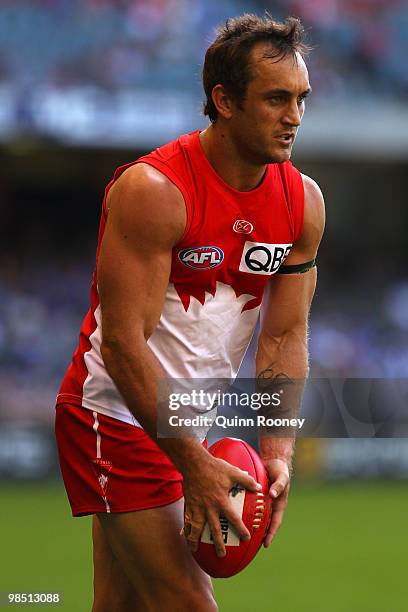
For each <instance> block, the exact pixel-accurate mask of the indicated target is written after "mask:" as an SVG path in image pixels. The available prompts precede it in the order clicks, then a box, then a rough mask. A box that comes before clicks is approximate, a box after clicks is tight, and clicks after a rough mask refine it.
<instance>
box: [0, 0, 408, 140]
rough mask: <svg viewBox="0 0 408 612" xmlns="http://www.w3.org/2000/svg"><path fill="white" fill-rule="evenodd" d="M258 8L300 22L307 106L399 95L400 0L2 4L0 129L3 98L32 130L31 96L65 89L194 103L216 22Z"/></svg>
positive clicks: (404, 42)
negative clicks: (164, 95) (187, 97)
mask: <svg viewBox="0 0 408 612" xmlns="http://www.w3.org/2000/svg"><path fill="white" fill-rule="evenodd" d="M265 10H268V11H269V12H270V13H271V14H272V15H273V16H274V17H276V18H282V17H285V16H287V15H291V14H292V15H296V16H299V17H301V18H302V20H303V21H304V24H305V27H306V29H307V30H308V35H309V36H308V37H309V41H310V43H311V44H312V45H313V46H314V48H315V51H314V52H313V53H312V55H311V58H310V68H311V75H312V84H313V87H314V90H315V91H316V93H318V96H316V97H315V98H316V102H313V101H312V103H314V104H315V103H317V104H327V103H328V102H330V103H331V102H332V101H334V103H339V102H342V101H347V100H348V101H350V100H353V101H354V100H355V99H356V97H357V98H358V97H361V98H364V100H366V101H367V103H368V104H369V105H375V104H376V102H377V101H378V99H384V100H386V101H404V100H405V99H406V97H407V93H408V72H407V70H406V66H405V62H404V60H403V58H404V57H406V55H407V52H408V35H407V33H408V4H407V3H406V2H405V1H404V0H308V1H307V2H304V1H303V2H300V1H299V0H274V1H271V0H269V1H267V0H265V1H264V2H261V1H259V0H245V2H244V1H243V0H222V1H219V0H31V1H30V2H28V1H27V0H0V100H1V102H2V104H1V105H0V106H3V111H1V110H0V123H1V120H2V113H3V114H4V113H5V111H4V108H6V107H7V102H8V101H9V100H10V98H13V100H14V103H13V108H14V109H15V112H16V117H15V118H14V119H15V120H16V123H17V125H18V126H19V127H20V128H30V124H31V123H33V124H35V107H36V104H38V100H43V99H44V97H45V96H49V95H51V94H52V92H64V91H67V90H68V89H71V90H72V89H79V90H81V91H83V93H84V95H85V93H86V92H87V91H88V93H89V91H95V90H96V91H98V92H102V93H103V94H104V95H105V96H106V95H107V99H109V96H113V95H114V94H115V93H117V92H118V91H122V90H127V89H131V90H136V91H138V92H140V91H141V90H149V91H163V90H174V91H183V92H188V93H190V94H191V95H192V96H195V97H198V96H199V95H200V88H201V84H200V71H201V65H202V60H203V55H204V51H205V48H206V47H207V46H208V43H209V42H210V41H211V40H212V38H213V37H214V28H215V26H216V25H217V24H219V23H222V22H224V21H225V20H226V19H227V18H228V17H230V16H233V15H237V14H240V13H242V12H256V13H258V14H263V12H264V11H265ZM104 100H106V98H104ZM84 103H85V98H84ZM33 109H34V110H33Z"/></svg>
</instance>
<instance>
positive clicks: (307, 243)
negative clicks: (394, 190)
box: [256, 176, 325, 546]
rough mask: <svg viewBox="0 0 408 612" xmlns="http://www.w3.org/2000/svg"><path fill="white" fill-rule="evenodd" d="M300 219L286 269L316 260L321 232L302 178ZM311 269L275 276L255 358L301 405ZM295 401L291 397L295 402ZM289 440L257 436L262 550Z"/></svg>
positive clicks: (317, 205)
mask: <svg viewBox="0 0 408 612" xmlns="http://www.w3.org/2000/svg"><path fill="white" fill-rule="evenodd" d="M303 183H304V188H305V216H304V224H303V230H302V234H301V236H300V238H299V240H298V241H297V243H296V244H295V246H294V248H293V249H292V251H291V253H290V254H289V256H288V258H287V260H286V261H285V265H286V264H287V265H296V264H301V263H305V262H308V261H310V260H312V259H314V258H315V257H316V254H317V249H318V247H319V244H320V240H321V237H322V234H323V229H324V219H325V215H324V202H323V196H322V194H321V191H320V189H319V187H318V185H317V184H316V183H315V182H314V181H313V180H312V179H310V178H309V177H306V176H303ZM316 276H317V275H316V268H315V267H314V268H312V269H310V270H309V271H308V272H305V273H303V274H302V273H300V274H285V275H279V274H276V275H274V276H273V277H272V280H271V283H270V288H269V301H268V306H267V312H266V315H265V318H264V321H263V326H262V329H261V334H260V337H259V342H258V351H257V356H256V372H257V377H258V379H259V380H260V382H261V381H265V379H266V380H268V381H270V382H271V384H272V385H273V383H274V381H278V380H279V378H281V377H283V378H286V379H289V380H293V381H297V383H296V384H294V385H293V393H292V400H293V399H296V396H298V397H297V400H298V402H299V403H300V400H301V393H302V384H301V383H300V381H302V380H305V379H306V378H307V375H308V349H307V326H308V316H309V310H310V305H311V302H312V299H313V295H314V291H315V287H316ZM294 396H295V398H294ZM293 448H294V438H292V437H281V438H279V437H276V436H261V438H260V451H261V456H262V459H263V461H264V463H265V465H266V467H267V469H268V472H269V475H270V478H271V481H272V485H271V495H272V496H273V497H277V498H279V499H278V500H277V501H275V503H274V510H273V516H272V523H271V528H270V530H269V533H268V535H267V538H266V540H265V546H269V544H270V542H271V540H272V538H273V536H274V535H275V533H276V531H277V529H278V528H279V526H280V523H281V521H282V517H283V511H284V508H285V506H286V503H287V495H288V492H289V476H290V467H291V460H292V454H293Z"/></svg>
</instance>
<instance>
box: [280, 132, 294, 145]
mask: <svg viewBox="0 0 408 612" xmlns="http://www.w3.org/2000/svg"><path fill="white" fill-rule="evenodd" d="M275 140H277V141H278V142H280V143H281V145H283V146H285V147H290V146H292V144H293V141H294V140H295V134H294V133H293V132H283V133H282V134H278V135H277V136H275Z"/></svg>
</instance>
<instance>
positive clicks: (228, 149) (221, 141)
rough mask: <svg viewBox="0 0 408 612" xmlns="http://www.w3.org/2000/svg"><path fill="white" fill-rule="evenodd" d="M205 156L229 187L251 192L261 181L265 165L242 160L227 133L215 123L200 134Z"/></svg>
mask: <svg viewBox="0 0 408 612" xmlns="http://www.w3.org/2000/svg"><path fill="white" fill-rule="evenodd" d="M200 141H201V146H202V147H203V150H204V153H205V156H206V157H207V159H208V161H209V163H210V164H211V166H212V167H213V168H214V170H215V171H216V173H217V174H218V175H219V176H220V177H221V178H222V179H223V180H224V181H225V182H226V183H228V185H231V187H234V189H238V190H239V191H251V189H255V187H257V186H258V185H259V183H260V182H261V181H262V178H263V176H264V174H265V171H266V165H258V164H254V163H251V162H249V161H248V160H245V159H243V157H242V154H240V152H239V150H238V148H237V146H236V143H235V142H234V141H233V140H232V138H231V136H230V135H229V133H228V131H227V130H225V129H224V128H223V127H222V126H221V125H218V124H217V123H215V124H212V125H210V126H209V127H208V128H207V129H206V130H204V131H203V132H201V134H200Z"/></svg>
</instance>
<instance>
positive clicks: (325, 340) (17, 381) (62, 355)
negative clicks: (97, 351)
mask: <svg viewBox="0 0 408 612" xmlns="http://www.w3.org/2000/svg"><path fill="white" fill-rule="evenodd" d="M68 261H69V259H68V258H67V260H66V263H64V261H59V262H58V263H57V262H55V261H54V263H48V264H47V263H45V262H44V261H43V260H42V261H41V262H39V263H38V264H34V263H31V264H28V263H27V262H25V265H24V268H21V267H17V268H15V269H14V271H13V273H10V271H11V269H12V267H13V265H16V263H15V262H11V261H9V262H8V263H6V266H7V267H8V273H6V272H5V271H4V270H2V274H0V279H1V280H0V420H1V418H5V417H8V418H11V419H15V418H20V419H24V418H27V419H28V420H33V419H34V420H39V421H42V422H50V421H51V419H52V418H53V405H54V400H55V396H56V392H57V389H58V386H59V383H60V380H61V377H62V375H63V373H64V371H65V369H66V367H67V365H68V363H69V361H70V359H71V356H72V353H73V350H74V348H75V347H76V344H77V341H78V333H79V327H80V323H81V320H82V318H83V316H84V314H85V313H86V310H87V309H88V294H89V288H90V276H91V270H92V263H91V261H83V262H82V263H72V262H70V263H68ZM3 264H4V262H3ZM365 299H366V302H365V307H362V305H360V308H359V309H357V311H356V302H355V301H353V303H350V302H348V303H347V302H346V301H345V302H344V303H342V302H341V298H340V293H338V294H335V295H333V298H332V300H333V302H332V304H328V303H326V304H325V306H324V308H323V309H322V308H321V306H319V300H318V299H317V300H316V304H315V308H314V309H313V311H312V317H311V342H310V353H311V355H310V356H311V366H312V367H311V374H312V375H314V376H317V377H324V376H328V377H334V378H338V377H362V378H364V377H378V378H394V377H395V378H407V377H408V358H407V351H406V347H407V345H408V283H406V282H403V281H401V283H396V284H393V285H391V286H390V287H388V289H385V290H384V293H383V295H380V297H378V296H377V298H376V307H375V308H373V307H372V302H373V299H372V296H369V295H365ZM251 370H252V367H251V364H249V363H248V364H244V371H245V372H246V373H244V375H245V376H249V374H248V372H250V371H251Z"/></svg>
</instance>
